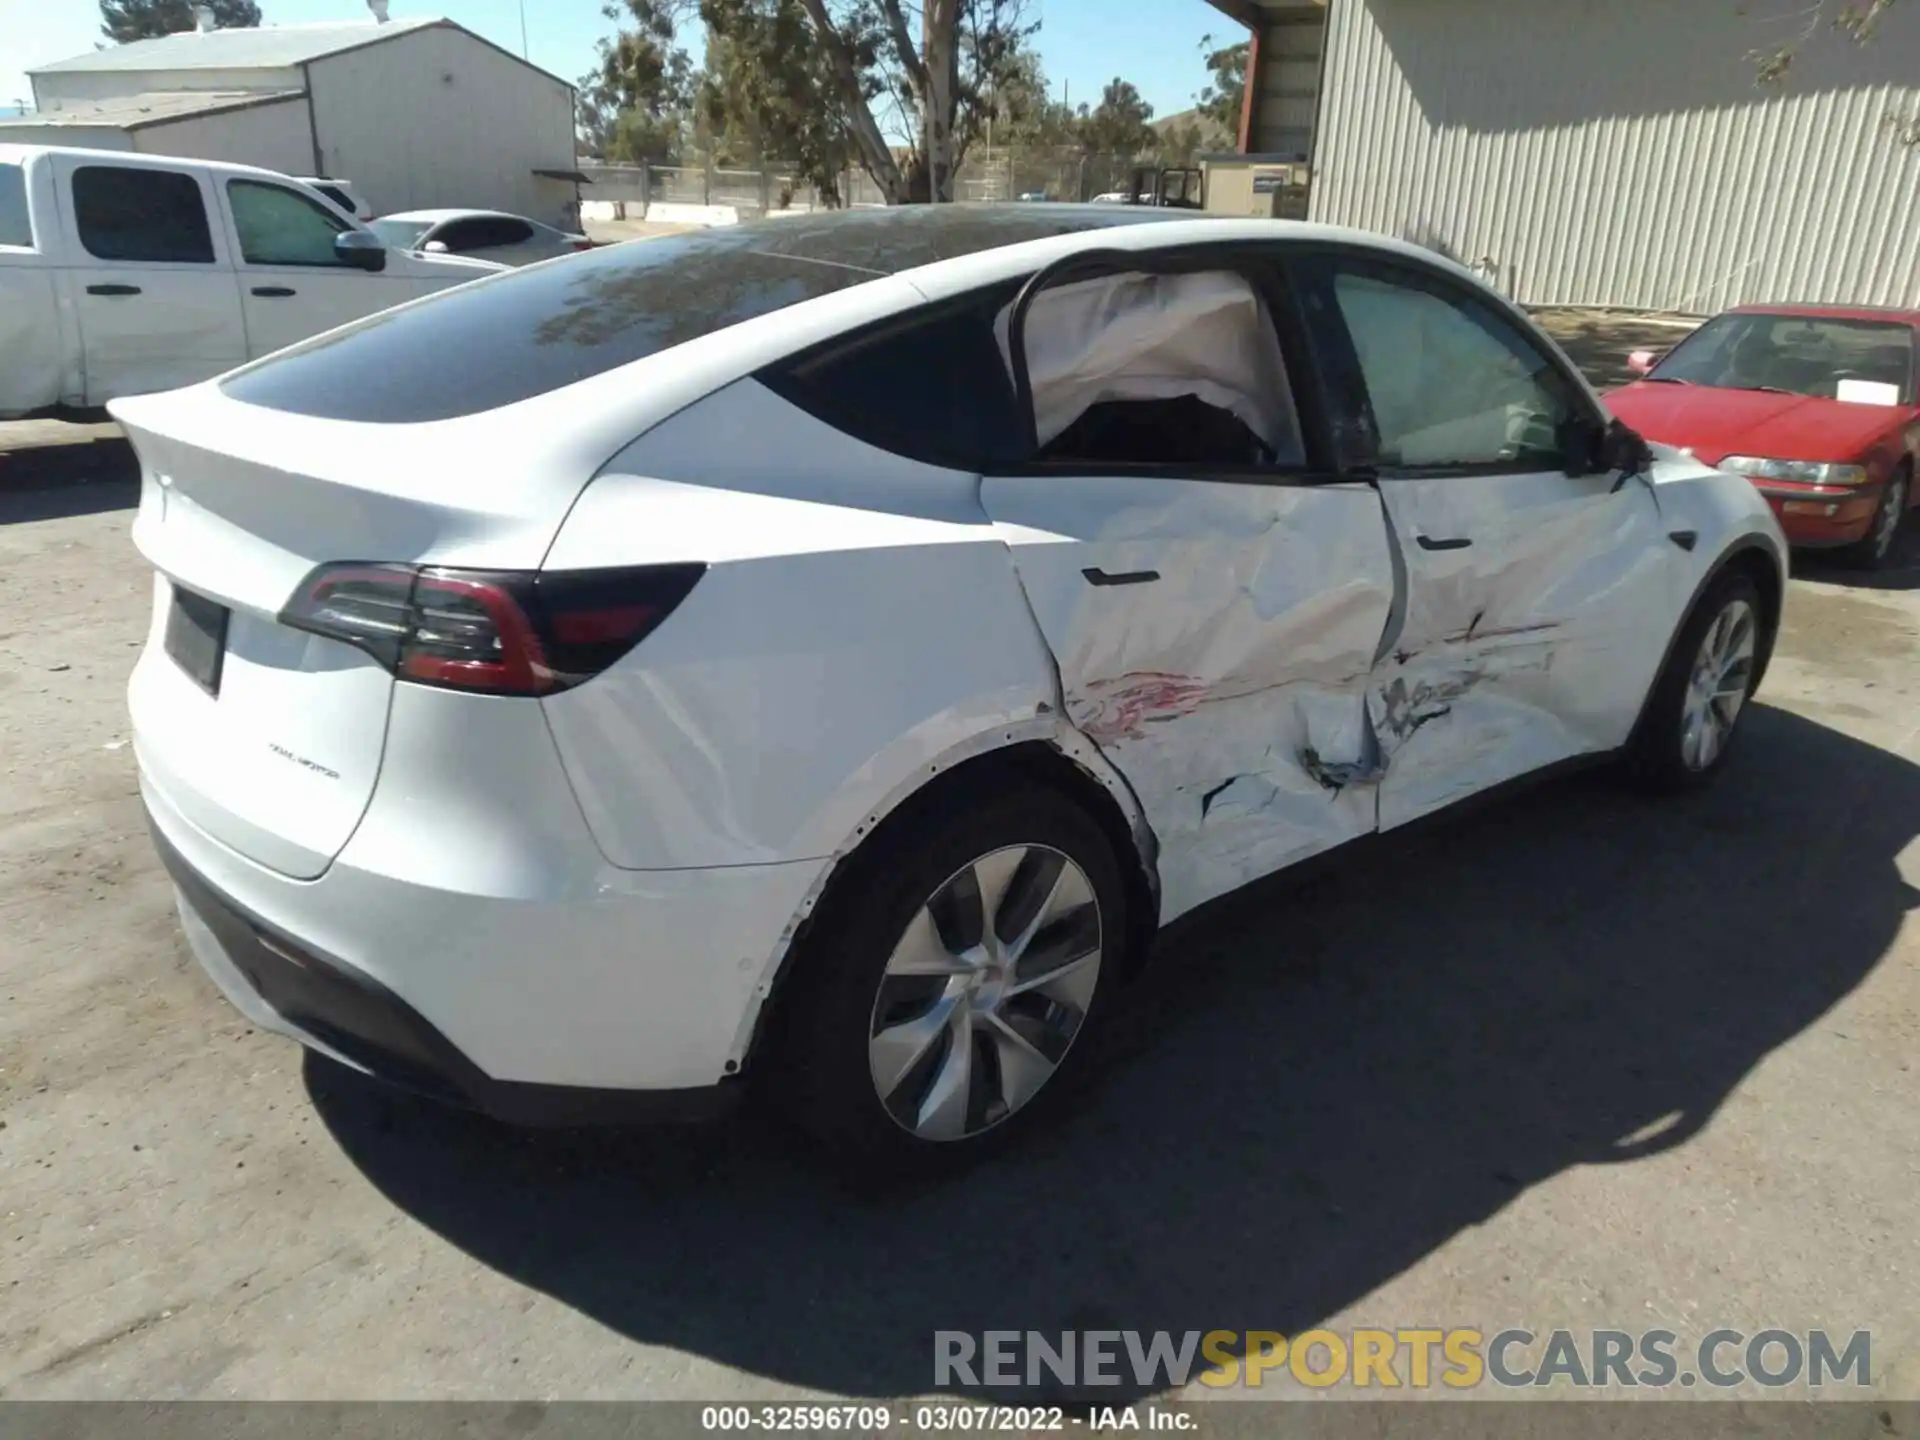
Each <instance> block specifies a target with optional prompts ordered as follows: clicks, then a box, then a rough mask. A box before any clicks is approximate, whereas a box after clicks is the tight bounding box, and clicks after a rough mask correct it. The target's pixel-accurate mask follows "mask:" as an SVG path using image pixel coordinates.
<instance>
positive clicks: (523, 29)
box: [520, 0, 530, 60]
mask: <svg viewBox="0 0 1920 1440" xmlns="http://www.w3.org/2000/svg"><path fill="white" fill-rule="evenodd" d="M520 58H521V59H522V60H526V59H528V58H530V57H529V56H528V54H527V0H520Z"/></svg>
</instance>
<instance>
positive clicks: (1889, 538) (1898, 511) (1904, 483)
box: [1837, 460, 1913, 570]
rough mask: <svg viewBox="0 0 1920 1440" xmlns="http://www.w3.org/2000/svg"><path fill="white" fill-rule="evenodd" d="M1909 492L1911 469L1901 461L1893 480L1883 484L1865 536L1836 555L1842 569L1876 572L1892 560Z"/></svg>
mask: <svg viewBox="0 0 1920 1440" xmlns="http://www.w3.org/2000/svg"><path fill="white" fill-rule="evenodd" d="M1912 489H1913V467H1912V466H1911V465H1909V464H1908V463H1907V462H1906V461H1904V460H1903V461H1901V462H1900V466H1899V468H1898V469H1896V470H1895V471H1894V472H1893V478H1892V479H1890V480H1888V481H1887V488H1886V489H1885V490H1883V491H1882V492H1881V493H1880V504H1879V506H1878V507H1877V508H1876V509H1875V510H1874V512H1873V522H1872V523H1871V524H1870V525H1868V526H1867V533H1866V535H1865V536H1863V537H1862V538H1861V539H1859V540H1856V541H1854V543H1853V544H1851V545H1849V546H1847V547H1846V548H1845V549H1843V550H1841V551H1839V552H1838V555H1837V558H1838V559H1839V560H1840V562H1841V563H1842V564H1843V565H1847V566H1849V567H1851V568H1852V569H1855V570H1879V569H1881V568H1883V567H1884V566H1885V565H1886V564H1887V562H1888V561H1889V560H1890V559H1892V558H1893V552H1894V550H1895V548H1896V545H1897V542H1898V540H1899V537H1900V522H1901V521H1902V520H1903V519H1905V518H1906V512H1907V502H1908V501H1909V500H1910V499H1911V498H1912V495H1911V491H1912ZM1889 516H1891V524H1889V523H1888V521H1889Z"/></svg>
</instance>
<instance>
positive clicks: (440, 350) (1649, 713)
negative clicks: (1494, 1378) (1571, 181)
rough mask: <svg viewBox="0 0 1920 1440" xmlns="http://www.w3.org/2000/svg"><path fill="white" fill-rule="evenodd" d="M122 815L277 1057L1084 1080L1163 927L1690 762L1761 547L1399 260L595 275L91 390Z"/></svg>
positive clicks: (838, 1121)
mask: <svg viewBox="0 0 1920 1440" xmlns="http://www.w3.org/2000/svg"><path fill="white" fill-rule="evenodd" d="M113 408H114V413H115V415H116V417H117V418H118V419H119V420H120V421H121V422H122V423H123V424H124V425H125V427H126V429H127V433H128V434H129V435H130V436H131V438H132V440H133V443H134V445H135V447H136V448H137V449H138V451H139V455H140V459H141V461H142V465H143V470H144V477H145V478H144V489H143V494H142V499H141V505H140V511H139V516H138V519H137V522H136V524H135V528H134V538H135V540H136V542H137V543H138V545H139V547H140V549H141V550H142V552H143V553H144V554H145V555H146V557H147V558H148V559H149V560H150V561H151V563H152V564H153V566H154V568H155V570H156V572H157V573H156V577H155V582H154V602H155V603H154V614H153V625H152V631H151V634H150V637H149V641H148V644H147V648H146V650H145V653H144V654H143V655H142V657H141V659H140V661H139V664H138V667H137V669H136V670H135V672H134V675H133V679H132V682H131V690H130V703H131V707H132V712H133V721H134V726H135V735H136V746H137V752H138V758H139V768H140V780H141V787H142V791H143V794H144V796H145V800H146V804H147V806H148V808H149V810H150V813H151V816H152V822H153V829H154V834H155V836H156V839H157V843H158V845H159V848H160V850H161V852H162V854H163V855H164V857H165V859H166V861H167V863H168V866H169V868H170V869H171V871H172V873H173V875H174V877H175V879H176V882H177V884H178V887H179V891H180V901H181V915H182V919H183V922H184V925H185V928H186V932H187V934H188V937H189V939H190V940H191V943H192V946H193V948H194V950H195V951H196V953H197V954H198V956H199V958H200V959H201V961H202V962H203V964H204V965H205V967H206V969H207V970H208V971H209V972H210V973H211V974H212V976H213V977H214V979H215V980H216V981H217V982H218V983H219V985H220V986H221V988H222V989H223V990H224V991H225V992H226V994H227V995H228V997H229V998H230V999H231V1000H232V1001H233V1002H234V1003H235V1004H236V1005H238V1006H239V1007H240V1008H241V1009H242V1010H243V1011H245V1012H246V1013H247V1014H248V1015H249V1016H251V1017H252V1018H253V1019H254V1020H255V1021H257V1022H258V1023H260V1024H262V1025H265V1026H269V1027H272V1028H274V1029H277V1030H281V1031H284V1032H285V1033H287V1034H290V1035H292V1036H294V1037H296V1038H298V1039H300V1040H302V1041H304V1042H305V1043H306V1044H308V1045H310V1046H312V1047H314V1048H316V1049H318V1050H321V1051H323V1052H325V1053H326V1054H328V1055H331V1056H332V1057H334V1058H335V1059H336V1060H338V1061H340V1062H342V1063H344V1064H346V1065H350V1066H354V1067H356V1068H359V1069H361V1070H364V1071H367V1072H370V1073H372V1074H374V1075H378V1076H382V1077H385V1078H387V1079H389V1080H392V1081H394V1082H397V1083H399V1084H402V1085H405V1086H409V1087H412V1088H414V1089H416V1090H420V1091H424V1092H426V1093H428V1094H431V1095H435V1096H440V1097H443V1098H445V1099H447V1100H450V1101H454V1102H456V1103H459V1104H463V1105H467V1106H471V1107H475V1108H478V1109H481V1110H484V1111H487V1112H490V1113H492V1114H495V1115H498V1116H502V1117H505V1118H507V1119H509V1120H514V1121H524V1122H543V1121H545V1122H561V1123H573V1122H581V1121H588V1120H595V1119H603V1118H607V1119H611V1118H619V1117H626V1116H634V1115H647V1114H692V1113H705V1112H708V1111H711V1110H713V1109H716V1108H718V1107H720V1106H722V1105H724V1104H725V1103H727V1102H728V1101H730V1100H731V1099H732V1098H733V1097H734V1096H735V1095H736V1094H737V1093H738V1091H739V1090H740V1089H741V1088H742V1087H743V1086H744V1085H745V1084H746V1083H747V1082H748V1081H750V1080H753V1079H764V1080H767V1081H770V1082H771V1084H769V1085H768V1086H767V1087H766V1088H767V1089H768V1090H769V1091H770V1092H771V1094H772V1095H774V1096H775V1097H777V1098H778V1099H779V1100H781V1101H782V1102H784V1103H786V1104H787V1105H789V1106H790V1107H791V1108H792V1109H793V1111H794V1112H795V1113H796V1114H797V1115H798V1117H799V1118H800V1119H801V1120H802V1121H803V1122H804V1123H805V1124H806V1125H807V1126H809V1127H811V1129H812V1130H813V1131H814V1132H815V1133H816V1134H817V1135H819V1136H820V1137H822V1138H823V1139H824V1140H826V1141H827V1142H829V1143H830V1144H831V1145H832V1146H834V1147H836V1148H837V1149H839V1150H842V1151H844V1152H847V1153H850V1154H852V1155H856V1156H859V1157H862V1158H863V1159H865V1160H867V1161H870V1162H875V1163H880V1164H897V1163H903V1162H910V1161H912V1160H914V1159H916V1158H923V1157H929V1156H934V1155H950V1154H956V1153H958V1154H965V1153H969V1152H972V1151H977V1150H979V1149H982V1148H984V1147H987V1146H991V1145H993V1144H995V1143H998V1142H999V1141H1000V1140H1002V1139H1004V1138H1005V1137H1006V1136H1007V1135H1009V1134H1010V1133H1013V1132H1014V1131H1017V1130H1018V1129H1019V1128H1021V1126H1023V1125H1025V1124H1027V1123H1029V1122H1031V1121H1032V1120H1033V1119H1034V1118H1035V1117H1036V1116H1037V1115H1038V1114H1039V1113H1040V1112H1041V1111H1043V1110H1044V1109H1045V1108H1046V1106H1047V1104H1048V1103H1049V1102H1050V1101H1051V1100H1055V1099H1058V1097H1059V1096H1060V1094H1061V1091H1062V1087H1061V1085H1060V1084H1059V1077H1060V1076H1061V1075H1062V1073H1063V1072H1064V1071H1065V1070H1067V1069H1069V1068H1070V1067H1072V1066H1073V1065H1075V1064H1076V1063H1082V1062H1083V1061H1084V1059H1085V1056H1086V1053H1087V1050H1088V1046H1087V1038H1088V1035H1089V1033H1090V1032H1091V1031H1092V1030H1093V1028H1094V1027H1096V1026H1097V1025H1098V1024H1099V1023H1100V1020H1101V1017H1102V1015H1103V1013H1104V1012H1105V1011H1106V1010H1107V1009H1108V1008H1109V1006H1110V1005H1111V1003H1112V1001H1113V998H1114V995H1115V992H1116V991H1117V990H1118V989H1119V987H1120V986H1121V985H1122V984H1123V982H1124V981H1125V980H1126V978H1127V976H1128V973H1129V971H1130V970H1131V969H1132V968H1133V967H1134V966H1135V965H1136V964H1137V963H1138V961H1139V958H1140V956H1141V954H1142V952H1143V949H1144V945H1145V941H1146V938H1147V937H1148V935H1149V934H1150V933H1151V931H1152V930H1153V929H1154V927H1155V926H1156V925H1158V924H1161V923H1164V922H1165V921H1167V920H1170V919H1172V918H1173V917H1175V916H1177V915H1180V914H1182V913H1183V912H1186V911H1188V910H1191V909H1193V908H1194V907H1195V906H1198V905H1201V904H1203V903H1205V902H1206V901H1209V900H1211V899H1213V898H1214V897H1216V896H1219V895H1221V894H1223V893H1225V892H1227V891H1230V890H1233V889H1235V888H1236V887H1238V886H1241V885H1243V884H1245V883H1246V882H1248V881H1250V880H1253V879H1255V878H1256V877H1259V876H1262V875H1265V874H1268V873H1269V872H1272V871H1274V870H1277V869H1279V868H1281V867H1283V866H1287V865H1291V864H1293V863H1295V862H1297V861H1300V860H1302V859H1304V858H1306V857H1308V856H1311V855H1315V854H1317V853H1319V852H1322V851H1325V850H1327V849H1329V848H1331V847H1333V846H1337V845H1340V844H1342V843H1343V842H1345V841H1349V840H1352V839H1355V838H1357V837H1359V836H1363V835H1366V834H1369V833H1370V832H1373V831H1377V830H1383V829H1388V828H1391V827H1394V826H1399V825H1404V824H1406V823H1407V822H1409V821H1412V820H1416V819H1419V818H1420V817H1422V816H1424V815H1427V814H1429V813H1430V812H1433V811H1436V810H1439V809H1441V808H1442V807H1444V806H1446V805H1449V804H1451V803H1452V802H1454V801H1456V800H1461V799H1464V798H1466V797H1468V796H1471V795H1475V794H1478V793H1481V792H1485V791H1487V790H1489V789H1490V788H1492V787H1495V786H1499V785H1502V784H1503V783H1505V782H1508V781H1512V780H1516V779H1518V778H1520V777H1522V776H1528V775H1533V774H1537V773H1539V772H1542V771H1545V770H1547V769H1549V768H1551V767H1555V766H1558V765H1561V764H1563V763H1566V762H1574V761H1581V760H1589V759H1593V758H1596V757H1613V756H1619V757H1622V758H1624V760H1625V762H1626V763H1627V765H1628V767H1629V768H1630V769H1631V770H1632V771H1633V772H1634V773H1636V774H1638V775H1639V776H1640V777H1642V778H1643V779H1645V780H1646V781H1648V782H1651V783H1653V784H1655V785H1657V786H1662V787H1667V788H1677V787H1682V786H1688V785H1693V784H1697V783H1699V782H1701V781H1704V780H1706V779H1707V778H1709V777H1710V776H1712V775H1713V774H1714V773H1715V772H1716V771H1718V770H1719V769H1720V767H1721V766H1722V764H1723V763H1724V762H1725V760H1726V758H1727V754H1728V746H1729V745H1730V743H1731V742H1732V740H1733V738H1734V734H1735V729H1736V726H1737V725H1738V723H1739V721H1740V718H1741V715H1742V713H1743V706H1744V705H1745V702H1746V701H1747V699H1748V697H1749V696H1750V695H1751V693H1752V691H1753V689H1754V687H1755V686H1756V685H1757V684H1758V683H1759V681H1760V678H1761V675H1762V673H1763V672H1764V670H1765V669H1766V665H1767V659H1768V655H1769V652H1770V649H1771V646H1772V643H1773V637H1774V634H1775V631H1776V629H1777V627H1778V624H1779V616H1780V606H1781V598H1782V592H1783V585H1784V576H1785V571H1784V556H1785V553H1786V548H1785V545H1784V543H1783V542H1782V539H1781V536H1780V532H1779V530H1778V529H1777V528H1776V526H1775V523H1774V520H1773V518H1772V516H1771V515H1770V513H1769V512H1768V509H1767V506H1766V502H1765V501H1764V500H1763V499H1762V498H1761V497H1760V496H1759V494H1758V492H1756V491H1755V490H1754V488H1753V487H1752V485H1751V484H1750V483H1748V482H1747V481H1746V480H1744V479H1742V478H1740V477H1737V476H1729V475H1723V474H1720V473H1717V472H1715V471H1713V470H1710V469H1708V468H1706V467H1704V466H1701V465H1699V464H1696V463H1694V462H1692V461H1690V460H1688V459H1686V458H1683V457H1681V456H1679V455H1677V454H1675V453H1673V452H1666V451H1662V452H1658V454H1657V455H1656V454H1654V453H1652V452H1650V451H1649V450H1648V449H1647V447H1646V446H1645V445H1644V444H1643V443H1642V442H1640V440H1639V439H1638V437H1636V436H1634V435H1633V434H1632V433H1631V432H1630V431H1626V430H1624V429H1623V428H1622V427H1620V426H1619V425H1617V424H1609V422H1608V420H1607V417H1606V414H1605V412H1604V411H1603V410H1602V408H1601V406H1600V403H1599V402H1598V400H1597V399H1596V398H1595V397H1594V395H1593V393H1592V392H1591V391H1590V390H1589V389H1588V387H1587V386H1586V385H1585V384H1584V383H1583V382H1582V380H1581V379H1580V378H1579V376H1578V374H1577V373H1576V372H1575V371H1574V369H1573V368H1572V367H1571V365H1569V363H1568V362H1567V360H1566V358H1565V357H1564V356H1563V355H1562V354H1561V353H1560V351H1559V350H1558V349H1557V348H1555V347H1554V345H1553V344H1552V343H1551V342H1549V341H1548V340H1546V339H1544V338H1543V337H1542V336H1541V335H1540V333H1539V332H1538V331H1537V330H1535V329H1534V328H1533V326H1532V325H1531V324H1530V323H1529V322H1528V321H1527V320H1526V319H1525V318H1524V317H1523V316H1521V315H1520V314H1519V313H1518V312H1516V311H1515V310H1514V309H1513V308H1512V307H1511V306H1510V305H1508V304H1507V303H1506V302H1505V301H1503V300H1501V299H1500V298H1498V297H1497V296H1495V295H1494V294H1492V293H1491V292H1489V291H1488V290H1487V289H1485V288H1484V287H1483V286H1482V285H1480V284H1479V283H1478V282H1477V281H1475V280H1474V279H1473V278H1472V277H1471V276H1470V275H1468V274H1467V273H1466V272H1464V271H1462V270H1460V269H1458V268H1456V267H1454V266H1452V265H1449V264H1446V263H1444V262H1441V261H1438V260H1436V259H1435V258H1434V257H1433V256H1431V255H1429V254H1427V253H1425V252H1422V251H1417V250H1414V249H1411V248H1409V247H1406V246H1402V245H1398V244H1394V243H1391V242H1388V241H1384V240H1380V239H1377V238H1373V237H1368V236H1363V235H1359V234H1355V233H1348V232H1342V231H1334V230H1326V229H1318V228H1312V227H1306V226H1297V225H1288V224H1284V223H1276V222H1254V221H1227V220H1207V219H1192V218H1187V219H1181V218H1177V217H1173V216H1170V215H1169V214H1168V213H1167V212H1165V211H1154V210H1148V209H1116V208H1107V207H1064V206H1046V207H1035V206H1009V207H1006V208H1004V209H992V208H987V209H969V208H967V207H922V208H917V209H900V210H876V211H860V212H853V213H846V214H837V215H820V216H813V217H810V218H807V219H804V220H800V221H786V222H782V223H779V224H772V225H743V226H740V227H738V228H736V229H731V230H720V231H710V232H706V233H701V234H694V235H686V236H679V237H670V238H667V239H662V240H656V241H653V242H651V243H649V244H646V245H626V246H619V247H616V248H610V249H606V250H602V251H596V252H594V253H592V254H588V255H582V256H580V257H578V258H576V259H570V260H563V261H558V262H555V263H553V264H549V265H544V266H540V267H537V268H534V269H531V270H527V271H524V272H519V273H515V274H511V275H503V276H500V277H497V278H492V279H488V280H484V281H482V282H480V283H477V284H474V285H470V286H467V287H464V288H462V289H459V290H455V291H452V292H450V293H448V294H446V295H444V296H442V297H439V298H435V299H430V300H427V301H423V302H420V303H417V304H413V305H409V306H406V307H403V308H401V309H398V310H394V311H390V312H387V313H385V314H383V315H380V316H377V317H374V318H373V319H370V320H368V321H365V322H363V323H360V324H357V325H355V326H353V327H350V328H348V329H345V330H340V331H335V332H333V333H332V334H329V335H326V336H323V337H320V338H318V339H316V340H312V341H309V342H307V343H305V344H302V345H300V346H297V347H295V348H293V349H290V350H287V351H284V352H282V353H280V354H278V355H275V356H273V357H270V358H268V359H265V360H263V361H260V362H258V363H256V364H253V365H251V366H248V367H246V368H243V369H241V370H238V371H236V372H234V373H232V374H230V375H228V376H226V377H224V378H222V379H220V380H217V381H212V382H209V383H207V384H204V385H200V386H197V387H194V388H191V389H188V390H183V391H178V392H174V393H171V394H168V395H162V396H152V397H147V398H143V399H136V400H127V401H122V402H119V403H118V404H116V405H115V406H114V407H113Z"/></svg>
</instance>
